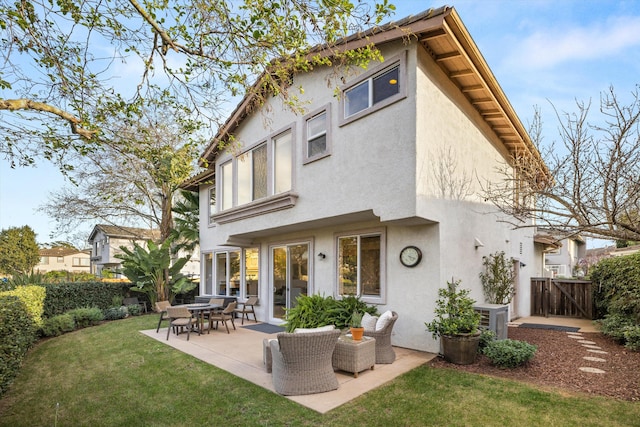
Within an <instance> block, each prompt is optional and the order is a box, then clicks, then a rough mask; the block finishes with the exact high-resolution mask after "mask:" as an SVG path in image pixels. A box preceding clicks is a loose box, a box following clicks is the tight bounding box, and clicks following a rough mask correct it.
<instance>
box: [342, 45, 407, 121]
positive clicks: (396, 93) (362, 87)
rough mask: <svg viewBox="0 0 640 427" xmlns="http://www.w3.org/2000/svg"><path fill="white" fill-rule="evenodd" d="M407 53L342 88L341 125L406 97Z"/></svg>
mask: <svg viewBox="0 0 640 427" xmlns="http://www.w3.org/2000/svg"><path fill="white" fill-rule="evenodd" d="M405 57H406V54H403V55H400V56H398V57H395V58H391V59H389V60H388V61H387V62H385V63H384V64H382V65H380V66H379V67H376V68H374V69H372V70H371V71H369V72H367V73H365V74H364V75H362V76H361V77H360V78H359V79H358V80H356V81H354V82H353V83H351V84H349V85H348V86H346V87H344V88H343V89H342V91H343V96H342V100H341V103H342V117H341V124H346V123H349V122H351V121H353V120H357V119H359V118H360V117H363V116H365V115H367V114H370V113H372V112H374V111H377V110H379V109H381V108H384V107H386V106H387V105H390V104H392V103H394V102H396V101H399V100H400V99H403V98H404V97H405V96H406V92H407V89H406V81H405V80H406V77H405V75H406V72H405V70H406V64H405V62H406V59H405Z"/></svg>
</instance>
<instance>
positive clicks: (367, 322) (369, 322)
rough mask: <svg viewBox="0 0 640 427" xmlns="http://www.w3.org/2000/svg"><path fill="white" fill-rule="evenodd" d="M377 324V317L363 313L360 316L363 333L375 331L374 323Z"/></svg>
mask: <svg viewBox="0 0 640 427" xmlns="http://www.w3.org/2000/svg"><path fill="white" fill-rule="evenodd" d="M377 322H378V317H377V316H372V315H370V314H369V313H367V312H365V313H364V315H363V316H362V327H363V328H364V330H365V331H375V330H376V323H377Z"/></svg>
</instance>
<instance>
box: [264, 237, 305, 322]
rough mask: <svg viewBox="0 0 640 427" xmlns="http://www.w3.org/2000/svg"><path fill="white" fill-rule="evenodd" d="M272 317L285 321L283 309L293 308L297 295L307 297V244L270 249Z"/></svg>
mask: <svg viewBox="0 0 640 427" xmlns="http://www.w3.org/2000/svg"><path fill="white" fill-rule="evenodd" d="M271 271H272V277H271V281H272V285H273V295H272V317H273V318H274V319H280V320H285V313H286V312H285V309H288V308H291V307H295V305H296V298H297V297H298V296H299V295H307V292H308V285H309V244H308V243H299V244H292V245H284V246H275V247H272V248H271Z"/></svg>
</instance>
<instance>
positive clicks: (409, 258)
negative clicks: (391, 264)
mask: <svg viewBox="0 0 640 427" xmlns="http://www.w3.org/2000/svg"><path fill="white" fill-rule="evenodd" d="M421 260H422V251H421V250H420V249H418V248H417V247H415V246H407V247H406V248H404V249H402V250H401V251H400V262H401V263H402V265H404V266H405V267H415V266H416V265H418V264H420V261H421Z"/></svg>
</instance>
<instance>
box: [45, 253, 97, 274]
mask: <svg viewBox="0 0 640 427" xmlns="http://www.w3.org/2000/svg"><path fill="white" fill-rule="evenodd" d="M39 253H40V263H38V265H36V266H35V270H36V271H38V272H40V273H47V272H49V271H68V272H70V273H90V272H91V269H90V262H89V260H90V258H91V254H90V252H89V251H88V250H79V249H75V248H69V247H62V246H56V247H53V248H43V249H40V251H39Z"/></svg>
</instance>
